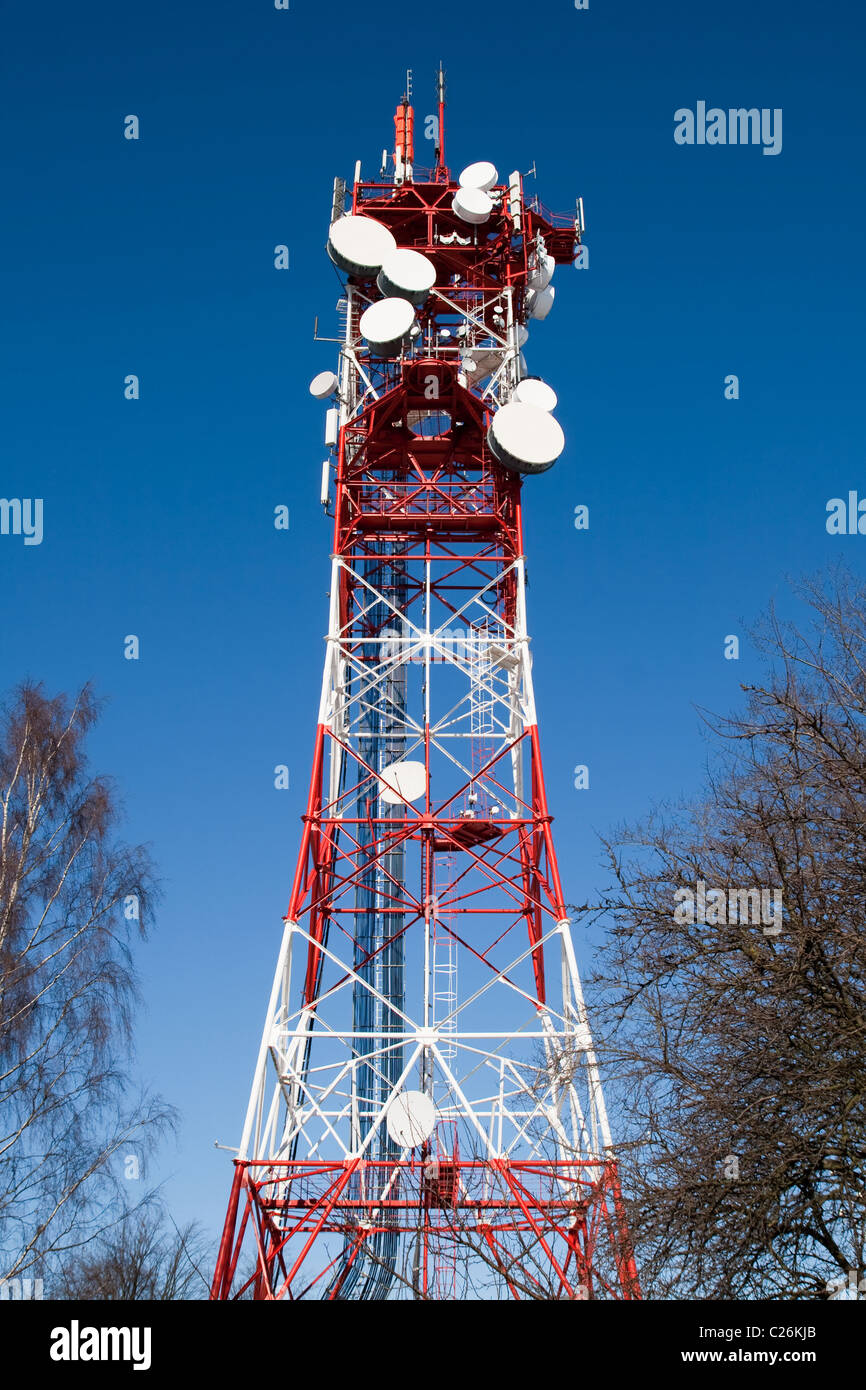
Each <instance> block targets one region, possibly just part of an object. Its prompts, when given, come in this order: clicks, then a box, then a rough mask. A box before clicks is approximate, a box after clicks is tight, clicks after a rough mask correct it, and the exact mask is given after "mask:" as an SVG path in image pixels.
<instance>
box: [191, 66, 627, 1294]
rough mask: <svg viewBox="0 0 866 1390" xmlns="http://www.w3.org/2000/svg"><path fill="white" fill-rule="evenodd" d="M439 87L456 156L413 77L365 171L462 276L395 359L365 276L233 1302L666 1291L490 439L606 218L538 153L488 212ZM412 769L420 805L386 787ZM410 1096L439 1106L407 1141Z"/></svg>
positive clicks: (510, 519) (411, 234) (396, 211)
mask: <svg viewBox="0 0 866 1390" xmlns="http://www.w3.org/2000/svg"><path fill="white" fill-rule="evenodd" d="M439 99H440V115H439V124H440V133H439V145H438V149H437V162H436V167H435V168H434V169H432V170H429V171H426V172H424V173H423V177H422V171H416V170H413V168H412V141H411V107H409V105H408V101H407V100H406V99H404V101H403V102H402V103H401V105H400V106H399V107H398V111H397V117H396V127H397V140H396V150H395V155H394V177H393V180H389V181H387V182H385V181H380V182H364V181H362V180H361V178H360V174H359V171H358V170H356V178H355V182H354V186H353V190H352V202H351V213H352V214H353V215H355V216H359V215H360V216H366V217H371V218H373V219H375V220H376V221H377V222H378V223H380V224H383V225H384V226H386V227H387V228H388V229H389V230H390V232H391V233H392V234H393V237H394V238H395V240H396V243H397V245H398V246H399V247H401V248H411V249H413V250H416V251H418V252H421V253H423V254H424V255H425V256H426V257H428V258H429V260H430V261H431V262H432V263H433V264H434V265H435V268H436V283H435V286H434V288H433V290H432V292H431V293H430V294H429V296H428V297H427V298H426V300H425V302H424V303H423V304H422V305H420V306H418V307H417V309H416V315H415V324H414V326H413V329H412V334H411V336H410V337H409V338H408V339H407V340H406V341H405V342H403V343H402V344H401V345H400V346H399V348H398V349H397V350H395V351H393V352H392V353H391V354H390V355H386V354H384V353H379V354H377V351H376V350H375V349H374V348H373V347H371V345H370V344H369V343H367V342H365V340H364V338H363V336H362V334H361V331H360V326H359V325H360V318H361V315H362V313H363V312H364V310H365V309H366V308H367V307H368V306H369V305H370V304H371V303H373V302H375V301H376V300H377V298H379V297H380V296H379V293H378V291H377V287H376V278H375V275H366V274H363V273H353V274H349V275H348V276H347V277H346V278H345V288H344V298H343V300H342V301H341V305H340V309H341V313H342V344H341V349H340V364H339V374H338V390H337V393H336V399H337V400H338V405H337V406H336V407H334V409H335V410H337V409H338V410H339V421H338V423H339V431H338V434H337V444H336V448H335V456H334V459H333V465H332V466H333V471H334V491H333V513H334V535H333V556H332V571H331V586H330V614H329V622H328V634H327V645H326V655H325V664H324V678H323V683H322V695H321V704H320V708H319V716H318V725H317V729H316V735H315V744H314V750H313V759H312V776H311V781H310V790H309V796H308V799H307V805H306V812H305V814H304V817H303V832H302V836H301V844H300V851H299V855H298V861H297V870H296V873H295V878H294V883H293V886H292V891H291V899H290V903H289V907H288V912H287V914H286V917H285V926H284V931H283V937H282V944H281V947H280V951H279V957H278V961H277V967H276V972H275V976H274V983H273V989H272V992H271V997H270V1001H269V1003H268V1009H267V1014H266V1019H265V1026H264V1031H263V1035H262V1041H261V1047H260V1050H259V1056H258V1061H257V1065H256V1071H255V1076H254V1081H253V1087H252V1092H251V1096H250V1101H249V1107H248V1110H247V1115H246V1122H245V1125H244V1131H243V1138H242V1141H241V1146H240V1150H239V1156H238V1159H237V1161H236V1163H235V1173H234V1183H233V1186H232V1191H231V1197H230V1202H229V1209H228V1214H227V1218H226V1223H225V1229H224V1233H223V1238H222V1243H221V1247H220V1252H219V1258H218V1264H217V1270H216V1274H215V1278H214V1283H213V1290H212V1297H214V1298H237V1297H257V1298H265V1299H272V1298H290V1299H299V1298H321V1299H349V1298H353V1299H370V1298H372V1299H384V1298H444V1299H454V1298H457V1297H465V1296H475V1297H481V1298H496V1297H514V1298H518V1299H521V1298H527V1297H529V1298H538V1297H543V1298H594V1297H613V1298H632V1297H637V1296H639V1294H638V1281H637V1274H636V1270H635V1264H634V1260H633V1257H632V1255H631V1252H630V1248H629V1244H628V1238H627V1233H626V1230H625V1224H624V1216H623V1210H622V1201H621V1197H620V1191H619V1185H618V1179H617V1166H616V1160H615V1157H614V1152H613V1149H612V1146H611V1136H610V1132H609V1128H608V1121H607V1116H606V1112H605V1105H604V1098H603V1095H602V1088H601V1083H600V1080H599V1074H598V1068H597V1064H596V1059H595V1055H594V1053H593V1046H592V1039H591V1036H590V1030H589V1025H588V1021H587V1014H586V1009H585V1006H584V1000H583V994H582V991H581V984H580V978H579V974H578V968H577V962H576V959H575V953H574V948H573V944H572V937H571V932H570V926H569V921H568V915H567V911H566V906H565V899H564V895H563V889H562V884H561V882H560V876H559V870H558V868H557V861H556V853H555V850H554V844H553V836H552V818H551V815H550V811H549V809H548V804H547V798H546V794H545V787H544V778H543V774H542V764H541V751H540V745H539V736H538V727H537V721H536V709H535V700H534V695H533V686H532V673H531V661H530V653H529V634H528V629H527V613H526V592H525V589H526V579H525V568H524V550H523V533H522V524H521V493H522V486H523V480H522V477H521V475H520V473H519V472H515V471H510V470H509V469H508V468H506V467H503V466H502V465H501V464H500V463H499V462H497V460H496V458H495V457H494V455H493V454H492V453H491V449H490V446H489V443H488V427H489V424H490V419H491V416H492V413H494V412H495V411H496V410H497V409H498V408H499V407H501V406H502V405H503V404H504V403H506V402H507V401H509V400H510V399H511V395H512V392H513V391H514V389H515V387H516V385H517V382H518V381H519V380H520V379H521V377H523V376H524V375H525V363H524V362H523V359H522V357H521V352H520V345H521V341H522V339H523V337H524V336H525V335H524V334H523V332H522V327H523V325H524V324H525V322H526V319H527V317H528V314H529V306H530V302H531V294H530V284H531V280H532V274H533V267H534V266H537V265H538V264H539V258H540V257H543V256H547V257H552V259H553V260H554V261H556V262H557V263H563V264H567V263H570V261H571V260H572V258H573V255H574V247H575V241H576V240H577V241H579V237H580V232H581V216H580V215H579V216H578V217H577V218H575V217H554V216H553V215H552V214H550V213H548V212H546V211H545V210H544V209H542V208H541V207H540V206H539V205H538V204H537V203H532V204H530V203H528V202H527V201H526V200H525V199H524V196H523V189H522V182H521V180H520V178H519V176H518V175H516V174H515V175H512V176H511V179H510V180H509V183H508V185H504V184H503V185H499V184H496V185H495V186H494V187H492V188H491V189H490V198H491V201H492V203H493V214H492V215H491V217H490V218H489V220H488V221H487V222H486V223H485V225H484V226H483V227H473V226H468V225H467V223H466V222H465V221H463V220H461V218H460V217H459V216H458V215H456V214H455V212H454V210H453V206H452V204H453V200H454V195H455V192H456V190H457V188H458V184H457V183H456V182H455V181H453V180H452V179H451V176H450V174H449V171H448V169H447V168H446V166H445V162H444V122H443V107H444V84H443V82H442V77H441V74H440V78H439ZM345 197H346V194H345V191H344V185H342V184H341V182H340V181H339V180H338V181H337V182H336V185H335V196H334V207H333V213H332V225H333V223H334V221H335V220H336V219H338V218H339V217H340V216H343V215H344V214H345V209H344V206H343V204H344V199H345ZM335 423H336V422H335ZM335 433H336V430H335ZM530 486H531V484H530ZM408 763H414V764H422V765H423V769H424V787H423V791H422V793H421V794H420V795H416V794H414V789H413V793H412V794H410V793H409V790H408V788H407V787H404V786H403V784H402V783H401V782H400V781H399V778H398V779H397V781H396V782H395V780H394V774H391V779H390V781H389V779H388V777H387V776H386V777H385V778H384V779H383V773H387V772H388V770H389V769H391V768H392V767H393V766H394V765H395V764H396V765H397V767H398V768H399V767H400V766H401V765H406V764H408ZM383 791H384V792H386V793H388V792H390V795H386V796H385V797H384V798H383ZM404 791H405V792H406V794H405V795H404V794H403V792H404ZM406 1092H415V1093H417V1092H420V1093H422V1094H423V1095H426V1097H428V1099H429V1100H430V1101H432V1102H433V1106H434V1107H435V1125H434V1127H433V1128H432V1130H431V1132H430V1133H429V1134H428V1133H425V1134H424V1135H423V1136H421V1139H420V1142H418V1143H414V1144H409V1145H406V1144H404V1143H402V1142H401V1140H400V1138H399V1135H398V1137H397V1138H395V1136H394V1132H393V1126H392V1124H391V1123H390V1121H389V1117H391V1118H393V1117H392V1116H391V1112H392V1109H393V1107H394V1106H395V1103H396V1102H397V1101H398V1100H399V1098H401V1097H405V1094H406ZM394 1113H395V1114H396V1111H395V1112H394Z"/></svg>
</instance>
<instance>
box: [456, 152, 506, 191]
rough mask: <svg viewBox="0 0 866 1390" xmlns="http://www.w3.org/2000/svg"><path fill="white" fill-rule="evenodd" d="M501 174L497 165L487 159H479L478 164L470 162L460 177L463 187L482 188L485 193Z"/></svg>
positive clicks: (459, 180) (459, 181)
mask: <svg viewBox="0 0 866 1390" xmlns="http://www.w3.org/2000/svg"><path fill="white" fill-rule="evenodd" d="M498 178H499V175H498V174H497V172H496V165H495V164H491V163H490V161H489V160H487V159H479V160H478V162H477V164H469V165H467V166H466V168H465V169H464V170H463V173H462V174H461V175H460V178H459V179H458V183H459V184H460V187H461V188H480V189H481V190H482V191H483V192H484V193H487V192H488V191H489V189H491V188H492V187H493V185H494V184H495V183H496V180H497V179H498Z"/></svg>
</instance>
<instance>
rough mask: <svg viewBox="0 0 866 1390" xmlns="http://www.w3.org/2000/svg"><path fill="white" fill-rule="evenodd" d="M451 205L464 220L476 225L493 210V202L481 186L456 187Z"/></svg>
mask: <svg viewBox="0 0 866 1390" xmlns="http://www.w3.org/2000/svg"><path fill="white" fill-rule="evenodd" d="M451 206H452V208H453V209H454V211H455V212H456V213H457V216H458V217H460V218H462V220H463V221H464V222H470V223H471V224H472V225H473V226H475V227H478V226H480V225H481V223H482V222H486V221H487V219H488V217H489V216H490V214H491V212H492V211H493V203H492V202H491V200H490V198H489V197H488V195H487V194H486V193H485V192H484V190H483V189H482V188H458V190H457V192H456V193H455V194H454V197H453V198H452V200H451Z"/></svg>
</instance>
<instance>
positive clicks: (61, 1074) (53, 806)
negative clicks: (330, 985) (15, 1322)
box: [0, 684, 172, 1277]
mask: <svg viewBox="0 0 866 1390" xmlns="http://www.w3.org/2000/svg"><path fill="white" fill-rule="evenodd" d="M97 713H98V709H97V703H96V701H95V699H94V697H93V694H92V691H91V690H90V688H89V687H85V688H84V689H83V690H82V691H81V692H80V693H79V694H78V695H77V696H76V697H75V698H74V699H69V698H67V697H66V696H63V695H58V696H56V697H55V698H53V699H51V698H49V697H48V696H47V695H46V694H45V693H44V691H43V689H42V687H41V686H38V685H32V684H28V685H24V686H22V687H21V688H20V689H19V690H18V691H16V692H15V694H14V695H13V696H12V697H11V698H10V700H9V702H8V703H7V705H6V707H5V709H4V711H3V712H2V716H0V1274H2V1275H4V1276H5V1277H13V1276H18V1275H20V1274H21V1273H22V1272H23V1271H26V1270H31V1272H34V1271H35V1272H36V1273H38V1274H48V1275H50V1273H51V1271H52V1268H53V1265H54V1262H55V1261H56V1260H57V1258H59V1257H60V1256H61V1255H62V1254H63V1253H64V1252H68V1251H70V1250H72V1249H75V1248H80V1247H81V1246H82V1245H84V1244H85V1243H86V1242H87V1241H88V1240H90V1239H91V1238H92V1237H93V1236H94V1235H95V1234H96V1233H98V1232H99V1231H100V1230H101V1229H103V1228H104V1227H105V1226H106V1225H107V1224H109V1223H110V1222H111V1220H112V1219H113V1218H114V1217H115V1215H116V1212H117V1209H118V1202H119V1200H120V1198H119V1181H120V1174H119V1172H118V1164H119V1163H120V1162H121V1161H124V1160H126V1161H130V1160H134V1161H135V1163H137V1164H139V1165H140V1164H141V1163H142V1162H143V1160H144V1158H145V1157H146V1154H147V1152H148V1151H149V1149H150V1147H151V1146H152V1144H153V1143H155V1142H156V1140H157V1139H158V1138H159V1137H160V1136H161V1134H162V1133H163V1132H164V1131H165V1129H166V1128H167V1127H168V1126H170V1124H171V1118H172V1117H171V1112H170V1111H169V1110H168V1108H167V1107H166V1106H165V1105H164V1104H162V1103H161V1102H160V1101H159V1100H158V1099H155V1098H153V1097H150V1096H148V1095H143V1096H138V1097H136V1098H131V1096H130V1084H129V1080H128V1075H127V1067H128V1059H129V1056H130V1051H131V1021H132V1008H133V1005H134V1003H135V1001H136V979H135V972H134V969H133V962H132V956H131V943H132V940H133V938H134V937H135V936H136V935H139V934H143V933H144V931H145V927H146V925H147V922H148V920H149V917H150V912H151V907H152V903H153V898H154V891H155V890H154V878H153V871H152V866H151V863H150V860H149V857H148V854H147V852H146V850H145V849H143V848H141V847H137V848H130V847H127V846H125V845H123V844H121V843H119V842H118V841H117V840H116V839H115V835H116V829H117V823H118V819H119V812H118V806H117V801H116V797H115V794H114V792H113V790H112V787H111V785H110V784H109V783H108V782H107V781H106V779H104V778H101V777H95V776H92V775H91V774H90V772H89V770H88V764H87V757H86V752H85V742H86V737H87V734H88V732H89V730H90V729H91V728H92V726H93V724H94V721H95V720H96V718H97Z"/></svg>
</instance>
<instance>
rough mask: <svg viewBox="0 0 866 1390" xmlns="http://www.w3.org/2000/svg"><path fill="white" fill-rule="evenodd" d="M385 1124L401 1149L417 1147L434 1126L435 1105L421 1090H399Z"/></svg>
mask: <svg viewBox="0 0 866 1390" xmlns="http://www.w3.org/2000/svg"><path fill="white" fill-rule="evenodd" d="M386 1124H387V1126H388V1134H389V1135H390V1137H391V1139H392V1140H393V1141H394V1143H395V1144H397V1145H398V1146H399V1147H400V1148H401V1149H417V1148H418V1146H419V1145H420V1144H423V1143H425V1142H426V1140H428V1139H429V1138H430V1135H431V1134H432V1133H433V1131H434V1129H435V1128H436V1107H435V1105H434V1104H433V1102H432V1100H431V1099H430V1097H429V1096H428V1095H425V1094H424V1092H423V1091H401V1092H400V1094H399V1095H398V1096H395V1098H394V1100H393V1101H392V1102H391V1105H390V1107H389V1110H388V1116H387V1119H386Z"/></svg>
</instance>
